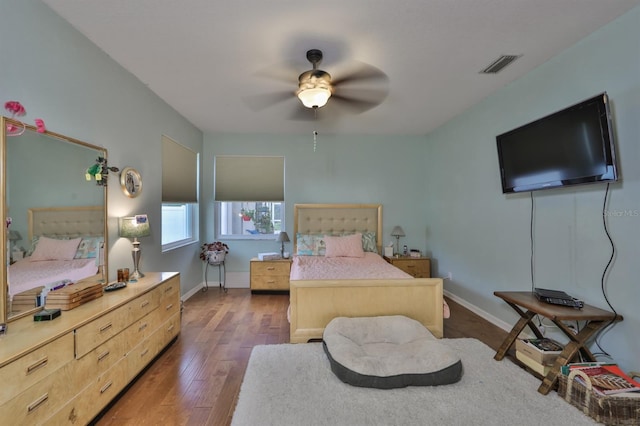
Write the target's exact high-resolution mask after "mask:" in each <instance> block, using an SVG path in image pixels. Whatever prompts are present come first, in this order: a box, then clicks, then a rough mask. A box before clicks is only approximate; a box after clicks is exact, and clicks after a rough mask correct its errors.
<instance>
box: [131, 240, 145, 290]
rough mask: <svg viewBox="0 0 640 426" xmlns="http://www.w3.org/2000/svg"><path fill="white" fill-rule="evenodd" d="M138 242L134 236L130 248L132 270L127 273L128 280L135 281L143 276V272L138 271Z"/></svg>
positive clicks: (139, 252)
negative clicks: (131, 247) (131, 248)
mask: <svg viewBox="0 0 640 426" xmlns="http://www.w3.org/2000/svg"><path fill="white" fill-rule="evenodd" d="M141 255H142V252H141V251H140V242H139V241H138V239H137V238H136V239H135V240H134V241H133V250H131V257H132V258H133V272H132V273H131V274H130V275H129V281H131V282H136V281H138V280H139V279H140V278H142V277H144V274H143V273H142V272H140V256H141Z"/></svg>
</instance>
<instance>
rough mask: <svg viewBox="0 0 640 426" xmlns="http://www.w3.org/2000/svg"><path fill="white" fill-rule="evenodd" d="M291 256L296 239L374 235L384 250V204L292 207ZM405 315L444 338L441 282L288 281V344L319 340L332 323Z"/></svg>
mask: <svg viewBox="0 0 640 426" xmlns="http://www.w3.org/2000/svg"><path fill="white" fill-rule="evenodd" d="M293 212H294V213H293V216H294V243H293V247H294V250H293V252H294V253H296V252H297V247H296V237H295V236H296V235H297V234H298V233H301V234H319V233H327V234H342V233H354V232H376V238H377V245H378V251H379V252H380V250H381V248H382V205H380V204H296V205H295V206H294V209H293ZM381 315H405V316H407V317H409V318H413V319H415V320H417V321H419V322H420V323H422V324H423V325H424V326H425V327H427V328H428V329H429V330H430V331H431V333H433V335H434V336H436V337H438V338H441V337H442V336H443V316H442V315H443V296H442V279H441V278H412V279H388V280H385V279H379V280H372V279H362V280H353V279H347V280H292V281H290V313H289V317H290V318H289V320H290V334H289V340H290V342H291V343H304V342H308V341H309V340H314V339H321V338H322V334H323V332H324V328H325V327H326V325H327V324H328V323H329V321H331V320H332V319H333V318H336V317H340V316H345V317H365V316H381Z"/></svg>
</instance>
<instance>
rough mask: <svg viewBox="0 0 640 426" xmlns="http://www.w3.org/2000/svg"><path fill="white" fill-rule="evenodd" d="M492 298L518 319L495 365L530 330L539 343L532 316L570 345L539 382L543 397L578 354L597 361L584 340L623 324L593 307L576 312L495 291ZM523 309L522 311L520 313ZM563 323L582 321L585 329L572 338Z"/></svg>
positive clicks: (520, 293)
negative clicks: (615, 323)
mask: <svg viewBox="0 0 640 426" xmlns="http://www.w3.org/2000/svg"><path fill="white" fill-rule="evenodd" d="M493 294H494V295H495V296H497V297H499V298H501V299H502V300H504V301H505V302H507V304H508V305H509V306H511V307H512V308H513V309H514V310H515V311H516V312H517V313H518V315H520V320H519V321H518V322H517V323H516V325H514V326H513V328H512V329H511V332H510V333H509V335H508V336H507V338H506V339H505V340H504V342H502V345H501V346H500V348H499V349H498V352H496V355H495V356H494V357H493V359H495V360H496V361H500V360H501V359H503V358H504V356H505V355H506V354H507V351H508V350H509V349H510V348H511V346H512V345H513V343H514V342H515V341H516V339H517V338H518V336H519V335H520V333H521V332H522V330H524V328H525V327H526V326H529V328H530V329H531V331H533V334H535V335H536V337H538V338H539V339H541V338H542V337H543V336H542V333H540V330H538V328H537V327H536V326H535V324H534V323H533V322H532V321H531V319H532V318H533V317H534V316H535V315H541V316H543V317H545V318H549V319H550V320H551V321H552V322H553V323H554V324H555V325H557V326H558V328H559V329H560V330H562V332H563V333H564V334H565V335H566V336H567V337H568V338H569V343H567V345H566V346H565V347H564V350H563V351H562V352H561V353H560V355H558V358H556V362H555V363H554V364H553V367H551V370H549V373H548V374H547V375H546V376H545V378H544V379H543V380H542V384H541V385H540V387H539V388H538V392H540V393H541V394H543V395H546V394H548V393H549V391H550V390H551V389H552V388H553V387H554V386H555V384H556V382H557V381H558V376H559V375H560V367H562V366H563V365H567V364H568V363H569V362H571V360H572V359H573V357H574V356H575V355H576V354H577V353H578V352H580V353H582V355H583V356H584V357H585V358H586V359H587V360H589V361H596V358H595V357H594V356H593V354H592V353H591V351H590V350H589V349H588V348H587V347H586V346H585V344H586V342H587V340H589V338H590V337H591V336H593V335H594V334H595V333H596V332H597V331H598V330H600V329H601V328H602V327H605V326H606V325H607V324H609V323H610V322H611V321H622V319H623V318H622V316H620V315H616V314H614V313H613V312H609V311H605V310H603V309H600V308H596V307H595V306H590V305H584V307H583V308H582V309H575V308H570V307H566V306H560V305H552V304H550V303H544V302H540V301H539V300H538V299H537V298H536V296H535V295H534V294H533V293H532V292H530V291H496V292H494V293H493ZM521 307H522V308H524V309H526V311H525V310H523V309H521ZM563 321H585V322H586V325H585V326H584V327H583V328H582V330H580V332H579V333H578V334H573V330H572V329H570V328H569V327H567V326H566V325H565V324H564V323H563Z"/></svg>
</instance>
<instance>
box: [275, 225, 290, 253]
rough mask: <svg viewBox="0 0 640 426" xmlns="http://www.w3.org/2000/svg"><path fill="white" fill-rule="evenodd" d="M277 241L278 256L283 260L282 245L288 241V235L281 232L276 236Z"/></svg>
mask: <svg viewBox="0 0 640 426" xmlns="http://www.w3.org/2000/svg"><path fill="white" fill-rule="evenodd" d="M278 241H280V243H281V244H280V256H282V257H283V258H284V243H288V242H289V241H290V240H289V235H288V234H287V233H286V232H285V231H281V232H280V233H279V234H278Z"/></svg>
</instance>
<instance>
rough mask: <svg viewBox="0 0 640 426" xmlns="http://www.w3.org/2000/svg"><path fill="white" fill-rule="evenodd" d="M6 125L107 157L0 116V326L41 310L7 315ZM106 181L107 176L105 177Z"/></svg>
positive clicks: (102, 151)
mask: <svg viewBox="0 0 640 426" xmlns="http://www.w3.org/2000/svg"><path fill="white" fill-rule="evenodd" d="M7 125H14V126H20V127H22V126H24V129H25V130H24V131H25V132H27V131H30V132H35V133H39V134H41V135H43V136H47V137H49V138H53V139H56V140H59V141H62V142H66V143H71V144H75V145H80V146H83V147H85V148H89V149H92V150H94V151H96V155H97V156H100V157H104V158H105V159H106V158H108V157H107V150H106V148H104V147H101V146H97V145H93V144H90V143H88V142H84V141H81V140H78V139H74V138H71V137H69V136H65V135H62V134H60V133H55V132H51V131H49V130H45V131H44V132H39V131H38V129H37V128H36V127H35V126H32V125H29V124H26V123H23V122H22V121H19V120H16V119H13V118H8V117H4V116H0V126H1V127H2V129H1V131H0V181H1V182H2V183H1V184H0V212H2V217H3V222H5V227H4V228H5V231H4V232H3V234H2V244H1V245H0V259H2V267H1V268H0V291H1V292H2V294H1V295H0V324H6V323H8V322H11V321H14V320H17V319H19V318H23V317H25V316H27V315H31V314H33V313H35V312H38V311H40V310H42V309H43V307H42V306H39V307H36V308H33V309H30V310H27V311H24V312H20V313H19V314H17V315H14V316H12V317H10V318H9V312H8V309H7V308H8V294H9V291H8V290H9V288H8V284H7V277H8V275H7V272H8V271H7V259H8V254H9V253H8V251H7V232H6V230H7V227H6V218H7V204H6V195H7V163H6V162H7V141H8V138H9V137H12V136H7V132H6V130H7ZM82 178H83V176H79V177H78V179H82ZM107 179H108V177H107ZM107 186H108V181H107V184H105V185H103V187H102V191H103V206H104V231H103V233H104V250H103V255H104V263H103V266H102V268H103V276H104V282H105V283H107V282H109V277H108V272H109V266H108V265H109V261H108V253H109V239H108V237H109V234H108V232H107V229H108V227H107V219H108V217H107V192H108V191H107Z"/></svg>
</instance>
